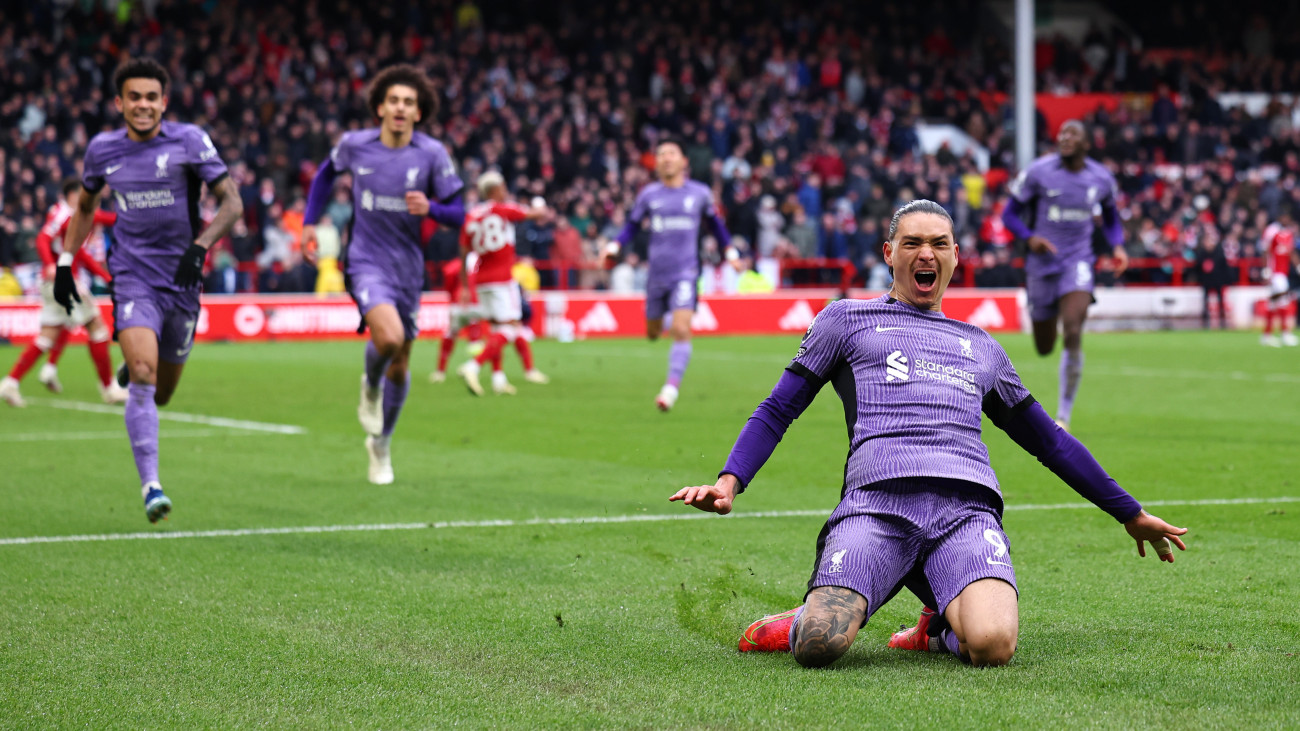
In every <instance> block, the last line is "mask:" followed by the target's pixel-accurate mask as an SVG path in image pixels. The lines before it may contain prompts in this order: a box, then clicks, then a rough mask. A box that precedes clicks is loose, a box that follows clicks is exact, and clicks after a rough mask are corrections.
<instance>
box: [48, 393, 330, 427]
mask: <svg viewBox="0 0 1300 731" xmlns="http://www.w3.org/2000/svg"><path fill="white" fill-rule="evenodd" d="M30 401H31V402H32V403H40V404H48V405H49V406H53V407H54V408H56V409H69V410H71V411H86V412H89V413H92V414H117V415H119V416H120V415H121V414H122V407H120V406H108V405H107V404H92V403H88V402H85V401H63V400H55V399H30ZM158 418H159V419H160V420H162V421H180V422H184V423H186V424H204V425H207V426H221V427H225V428H227V429H245V430H248V431H260V432H270V433H272V434H306V433H307V430H306V429H305V428H304V427H301V426H294V425H293V424H268V423H266V422H262V421H245V420H243V419H227V418H225V417H224V416H204V415H203V414H185V413H181V412H179V411H159V412H158Z"/></svg>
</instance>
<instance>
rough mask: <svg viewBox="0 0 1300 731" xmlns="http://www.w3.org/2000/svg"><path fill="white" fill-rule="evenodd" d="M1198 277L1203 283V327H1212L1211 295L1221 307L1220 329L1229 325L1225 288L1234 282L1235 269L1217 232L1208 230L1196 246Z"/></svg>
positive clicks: (1196, 270)
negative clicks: (1220, 242) (1231, 265)
mask: <svg viewBox="0 0 1300 731" xmlns="http://www.w3.org/2000/svg"><path fill="white" fill-rule="evenodd" d="M1194 270H1195V273H1196V279H1197V280H1198V281H1200V283H1201V290H1202V292H1203V297H1204V299H1203V305H1202V308H1201V327H1203V328H1206V329H1209V327H1210V296H1211V295H1213V296H1214V300H1215V303H1216V304H1217V305H1218V309H1219V329H1226V328H1227V327H1228V314H1227V308H1226V306H1225V303H1224V299H1223V288H1224V287H1226V286H1227V285H1229V284H1231V283H1232V279H1233V271H1232V268H1231V267H1230V266H1229V265H1228V257H1227V256H1226V255H1225V254H1224V253H1223V248H1222V247H1220V246H1219V239H1218V234H1217V232H1210V231H1207V232H1206V233H1205V235H1202V236H1201V240H1200V244H1199V246H1197V248H1196V264H1195V267H1194Z"/></svg>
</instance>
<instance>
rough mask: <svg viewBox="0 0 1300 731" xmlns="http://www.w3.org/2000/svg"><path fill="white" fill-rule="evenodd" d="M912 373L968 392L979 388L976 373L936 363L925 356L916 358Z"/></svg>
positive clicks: (973, 391)
mask: <svg viewBox="0 0 1300 731" xmlns="http://www.w3.org/2000/svg"><path fill="white" fill-rule="evenodd" d="M912 374H913V375H915V376H918V377H920V378H929V379H930V380H933V381H940V382H942V383H947V384H949V385H952V386H956V387H958V388H960V389H961V390H963V391H965V392H967V393H975V392H976V391H978V390H979V389H978V387H977V386H976V385H975V374H974V373H971V372H970V371H967V370H963V369H961V368H958V367H957V366H950V365H944V364H942V363H935V362H934V361H932V360H925V359H924V358H917V359H916V362H915V363H913V365H912Z"/></svg>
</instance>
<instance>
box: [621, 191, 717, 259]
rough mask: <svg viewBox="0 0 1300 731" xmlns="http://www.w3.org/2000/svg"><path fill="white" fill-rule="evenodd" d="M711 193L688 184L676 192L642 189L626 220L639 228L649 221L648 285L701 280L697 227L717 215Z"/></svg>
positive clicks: (698, 229)
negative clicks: (642, 223) (650, 283)
mask: <svg viewBox="0 0 1300 731" xmlns="http://www.w3.org/2000/svg"><path fill="white" fill-rule="evenodd" d="M717 213H718V209H717V207H715V206H714V205H713V191H711V190H709V187H708V186H707V185H705V184H703V183H700V182H697V181H694V180H687V181H686V183H685V184H684V185H682V186H681V187H678V188H669V187H668V186H666V185H664V184H663V183H651V184H649V185H647V186H646V187H644V188H642V189H641V192H640V193H639V194H638V195H637V197H636V204H635V205H633V206H632V213H631V214H630V215H629V216H628V218H629V219H631V221H632V223H634V224H637V225H641V222H642V221H645V220H647V218H648V219H649V228H650V244H649V246H648V247H647V252H646V258H647V259H649V261H650V270H649V272H648V275H647V279H648V281H649V282H652V283H653V282H663V283H665V284H671V283H672V282H674V281H677V280H682V279H689V280H691V281H694V280H696V279H698V278H699V276H700V224H701V223H702V222H703V221H704V219H705V217H706V216H707V217H709V218H712V217H713V216H715V215H717Z"/></svg>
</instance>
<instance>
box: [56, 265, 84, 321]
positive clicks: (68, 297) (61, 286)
mask: <svg viewBox="0 0 1300 731" xmlns="http://www.w3.org/2000/svg"><path fill="white" fill-rule="evenodd" d="M73 300H76V301H77V302H81V295H79V294H77V280H75V279H73V278H72V267H71V266H61V267H56V268H55V270H54V301H55V302H58V303H59V304H61V305H63V308H64V309H66V310H67V311H68V314H69V315H71V314H72V301H73Z"/></svg>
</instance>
